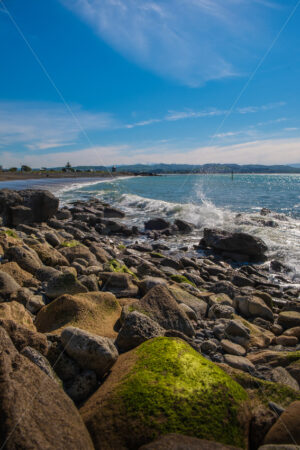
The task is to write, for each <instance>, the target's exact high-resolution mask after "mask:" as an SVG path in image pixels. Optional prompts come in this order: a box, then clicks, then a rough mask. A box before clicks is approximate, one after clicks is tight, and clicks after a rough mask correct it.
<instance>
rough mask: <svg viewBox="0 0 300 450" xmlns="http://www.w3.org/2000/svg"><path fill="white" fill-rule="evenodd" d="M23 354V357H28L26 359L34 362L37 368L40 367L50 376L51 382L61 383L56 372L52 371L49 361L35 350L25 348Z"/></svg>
mask: <svg viewBox="0 0 300 450" xmlns="http://www.w3.org/2000/svg"><path fill="white" fill-rule="evenodd" d="M21 354H22V355H23V356H26V358H28V359H30V361H31V362H33V363H34V364H35V365H36V366H38V367H39V368H40V369H41V370H42V371H43V372H45V374H46V375H48V377H50V378H51V380H53V381H55V382H56V383H59V381H58V378H57V376H56V374H55V372H54V370H53V369H52V367H51V365H50V364H49V362H48V360H47V359H46V358H45V356H43V355H42V354H41V353H40V352H38V351H37V350H36V349H35V348H32V347H25V348H23V350H22V351H21Z"/></svg>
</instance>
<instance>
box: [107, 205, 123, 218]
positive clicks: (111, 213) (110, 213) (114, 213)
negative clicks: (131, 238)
mask: <svg viewBox="0 0 300 450" xmlns="http://www.w3.org/2000/svg"><path fill="white" fill-rule="evenodd" d="M103 213H104V217H108V218H113V217H115V218H120V219H122V218H123V217H125V213H123V211H120V210H119V209H116V208H112V207H111V206H106V207H105V208H104V210H103Z"/></svg>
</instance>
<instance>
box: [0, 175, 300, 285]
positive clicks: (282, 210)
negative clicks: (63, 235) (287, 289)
mask: <svg viewBox="0 0 300 450" xmlns="http://www.w3.org/2000/svg"><path fill="white" fill-rule="evenodd" d="M0 187H10V188H15V189H19V188H20V189H21V188H22V189H23V188H24V187H43V188H47V189H49V190H51V191H52V192H54V193H55V194H56V195H58V196H59V197H60V199H61V201H62V203H68V202H70V201H73V200H75V199H87V198H89V197H91V196H93V197H98V198H100V199H102V200H106V201H108V202H110V203H113V204H114V205H115V206H117V207H119V208H121V209H123V210H124V211H125V212H126V214H127V218H128V219H127V220H128V222H129V223H131V224H132V223H135V224H136V225H138V226H139V227H140V228H141V229H142V228H143V222H144V221H145V220H147V219H148V218H149V217H155V216H163V217H167V218H169V220H171V221H172V220H173V219H175V218H182V219H185V220H188V221H190V222H192V223H194V224H195V225H196V230H195V232H194V234H193V235H192V236H189V237H187V238H185V239H186V243H187V244H189V245H192V244H194V243H197V242H198V241H199V238H200V237H201V232H202V229H203V228H204V227H221V228H225V229H229V230H240V231H245V232H249V233H252V234H254V235H256V236H259V237H261V238H262V239H263V240H264V241H265V242H266V243H267V245H268V246H269V256H270V258H278V259H281V260H284V261H285V262H286V263H288V264H289V265H290V266H291V268H292V270H293V271H294V273H295V279H297V280H298V277H300V175H234V177H233V180H232V179H231V176H230V175H166V176H158V177H127V178H122V179H121V178H119V179H113V180H111V179H102V180H95V179H80V180H78V179H73V180H72V179H71V180H70V179H69V180H61V179H60V180H39V181H36V180H35V181H26V182H24V181H21V182H6V183H0ZM261 208H269V209H270V210H272V212H273V213H272V215H271V218H272V220H273V222H274V224H275V226H274V227H269V226H264V225H263V224H262V222H261V219H262V216H261V215H260V210H261ZM238 213H242V215H241V216H238V215H237V214H238Z"/></svg>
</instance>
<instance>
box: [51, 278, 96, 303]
mask: <svg viewBox="0 0 300 450" xmlns="http://www.w3.org/2000/svg"><path fill="white" fill-rule="evenodd" d="M83 292H88V289H87V288H86V287H85V286H84V285H83V284H82V283H80V282H79V281H78V280H77V279H76V277H75V275H74V274H73V273H70V272H66V273H62V274H59V275H55V276H54V277H52V278H51V279H50V280H49V281H48V283H47V286H46V289H45V294H46V296H47V297H48V298H50V299H54V298H57V297H60V296H61V295H63V294H71V295H75V294H80V293H83Z"/></svg>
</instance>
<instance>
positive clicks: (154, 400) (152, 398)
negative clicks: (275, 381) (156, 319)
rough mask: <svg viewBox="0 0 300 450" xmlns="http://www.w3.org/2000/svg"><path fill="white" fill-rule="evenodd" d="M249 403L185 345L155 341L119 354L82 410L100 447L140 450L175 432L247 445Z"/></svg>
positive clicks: (227, 379)
mask: <svg viewBox="0 0 300 450" xmlns="http://www.w3.org/2000/svg"><path fill="white" fill-rule="evenodd" d="M247 401H248V396H247V394H246V392H245V391H244V389H243V388H242V387H241V386H239V385H238V384H237V383H235V382H234V381H232V379H231V378H230V377H229V376H227V375H226V374H225V373H224V372H223V371H222V370H221V369H219V368H218V367H217V366H216V365H215V364H213V363H211V362H209V361H207V360H206V359H205V358H203V357H202V356H201V355H200V354H199V353H197V352H196V351H194V350H193V349H191V347H190V346H189V345H188V344H187V343H185V342H183V341H181V340H179V339H172V338H155V339H152V340H150V341H147V342H145V343H144V344H142V345H141V346H139V347H138V348H137V349H135V350H132V351H131V352H129V353H126V354H124V355H121V356H120V357H119V359H118V361H117V362H116V364H115V365H114V366H113V368H112V372H111V374H110V376H109V377H108V378H107V380H106V381H105V382H104V384H103V385H102V386H101V387H100V388H99V389H98V390H97V391H96V392H95V394H93V395H92V397H91V398H90V399H89V400H88V401H87V402H86V403H85V405H84V406H83V407H82V408H81V410H80V412H81V414H82V417H83V419H84V421H85V423H86V426H87V428H88V430H89V431H90V434H91V437H92V439H93V442H94V445H95V448H96V449H103V448H116V449H119V448H120V449H121V448H132V449H133V448H139V446H141V445H143V444H146V443H148V442H150V441H152V440H153V438H155V437H158V436H159V435H161V434H167V433H168V432H171V431H172V432H175V433H176V432H178V433H182V434H190V435H193V436H194V437H198V438H201V439H213V440H216V441H219V442H221V443H224V444H228V445H230V444H231V445H235V446H237V447H240V446H242V447H243V446H244V445H245V440H244V436H245V435H246V430H247V427H248V419H247V412H246V409H245V407H246V405H247ZM228 417H230V421H228ZM128 430H134V432H130V433H129V432H128Z"/></svg>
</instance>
